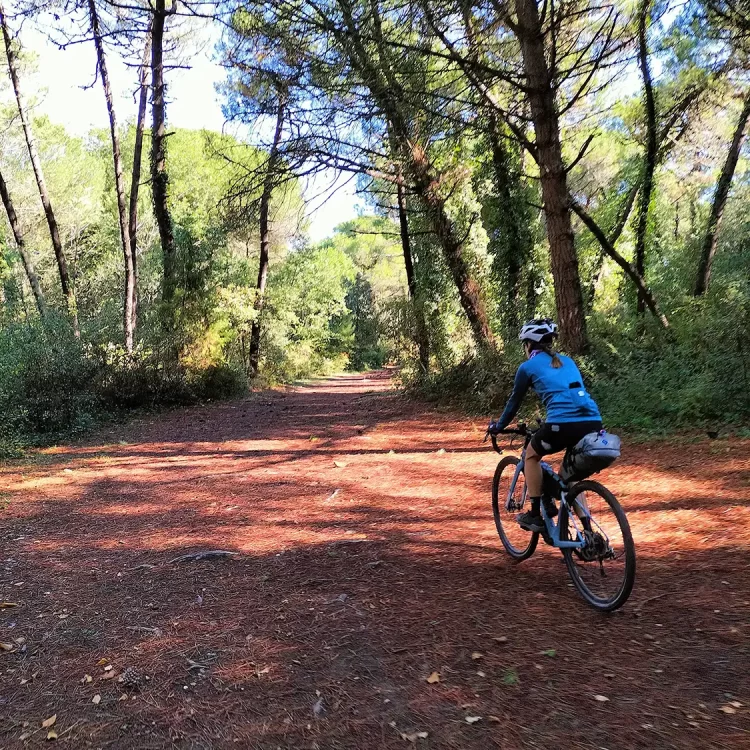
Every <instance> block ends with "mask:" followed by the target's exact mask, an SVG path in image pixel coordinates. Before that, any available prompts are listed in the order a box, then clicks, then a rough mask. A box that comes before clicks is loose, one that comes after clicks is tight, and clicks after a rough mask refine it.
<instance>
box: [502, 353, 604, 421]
mask: <svg viewBox="0 0 750 750" xmlns="http://www.w3.org/2000/svg"><path fill="white" fill-rule="evenodd" d="M558 357H559V358H560V361H561V362H562V367H557V368H555V367H552V357H550V355H549V354H547V353H546V352H537V353H536V354H535V355H534V356H533V357H532V358H531V359H528V360H526V362H524V363H523V364H522V365H521V366H520V367H519V368H518V372H516V379H515V382H514V384H513V393H511V394H510V398H509V399H508V404H507V405H506V407H505V411H504V412H503V414H502V416H501V417H500V419H499V423H500V427H501V428H503V429H504V428H505V427H507V426H508V425H509V424H510V422H511V420H512V419H513V417H515V416H516V413H517V412H518V409H519V408H520V406H521V402H522V401H523V397H524V396H525V395H526V391H528V389H529V387H531V388H533V389H534V390H535V391H536V392H537V394H538V395H539V398H541V400H542V403H543V404H544V408H545V409H546V410H547V418H546V421H547V422H554V423H562V422H585V421H588V420H591V421H595V420H600V419H601V414H600V413H599V408H598V407H597V405H596V402H595V401H594V399H593V398H591V396H590V395H589V394H588V391H587V390H586V389H585V388H584V386H583V378H582V377H581V372H580V370H579V369H578V366H577V365H576V363H575V362H574V361H573V360H572V359H571V358H570V357H565V356H564V355H562V354H558Z"/></svg>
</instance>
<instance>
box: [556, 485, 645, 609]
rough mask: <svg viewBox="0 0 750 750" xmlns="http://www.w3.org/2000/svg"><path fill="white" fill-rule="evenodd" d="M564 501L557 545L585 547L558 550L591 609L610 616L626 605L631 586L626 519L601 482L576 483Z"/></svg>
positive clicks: (632, 568) (630, 548)
mask: <svg viewBox="0 0 750 750" xmlns="http://www.w3.org/2000/svg"><path fill="white" fill-rule="evenodd" d="M567 499H568V502H567V504H565V503H563V507H562V508H561V509H560V510H561V513H560V539H561V540H563V541H568V540H572V541H574V540H576V539H579V538H582V539H583V540H584V541H585V544H584V546H583V547H581V548H580V549H579V548H574V549H563V550H562V553H563V557H564V558H565V563H566V565H567V566H568V573H569V574H570V577H571V579H572V581H573V583H574V584H575V587H576V588H577V589H578V591H579V593H580V594H581V596H583V598H584V599H585V600H586V601H587V602H588V603H589V604H590V605H591V606H592V607H595V608H596V609H598V610H600V611H602V612H612V611H613V610H615V609H618V608H619V607H621V606H622V605H623V604H625V602H626V601H627V600H628V597H629V596H630V592H631V591H632V590H633V583H634V582H635V545H634V544H633V536H632V534H631V533H630V524H629V523H628V519H627V516H626V515H625V511H624V510H623V509H622V506H621V505H620V503H619V502H618V501H617V498H615V496H614V495H613V494H612V493H611V492H610V491H609V490H608V489H607V488H606V487H604V486H603V485H601V484H599V482H593V481H583V482H579V483H578V484H576V485H575V486H574V487H572V488H571V491H570V494H569V495H568V498H567ZM569 508H570V509H571V510H572V511H573V512H572V513H571V512H569V510H568V509H569Z"/></svg>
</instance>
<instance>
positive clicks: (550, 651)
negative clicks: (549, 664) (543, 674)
mask: <svg viewBox="0 0 750 750" xmlns="http://www.w3.org/2000/svg"><path fill="white" fill-rule="evenodd" d="M539 653H540V654H541V655H542V656H554V655H555V654H556V653H557V651H555V649H554V648H548V649H547V650H546V651H540V652H539Z"/></svg>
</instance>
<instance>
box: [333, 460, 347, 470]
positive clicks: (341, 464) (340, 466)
mask: <svg viewBox="0 0 750 750" xmlns="http://www.w3.org/2000/svg"><path fill="white" fill-rule="evenodd" d="M333 465H334V466H335V467H337V468H338V469H343V468H344V467H345V466H349V464H347V463H345V462H344V461H334V462H333Z"/></svg>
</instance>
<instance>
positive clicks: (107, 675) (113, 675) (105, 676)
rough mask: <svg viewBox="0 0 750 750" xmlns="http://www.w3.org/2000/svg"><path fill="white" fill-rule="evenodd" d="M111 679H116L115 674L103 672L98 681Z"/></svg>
mask: <svg viewBox="0 0 750 750" xmlns="http://www.w3.org/2000/svg"><path fill="white" fill-rule="evenodd" d="M113 677H116V674H115V673H114V672H105V673H104V674H103V675H102V676H101V677H100V678H99V679H100V680H111V679H112V678H113Z"/></svg>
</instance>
